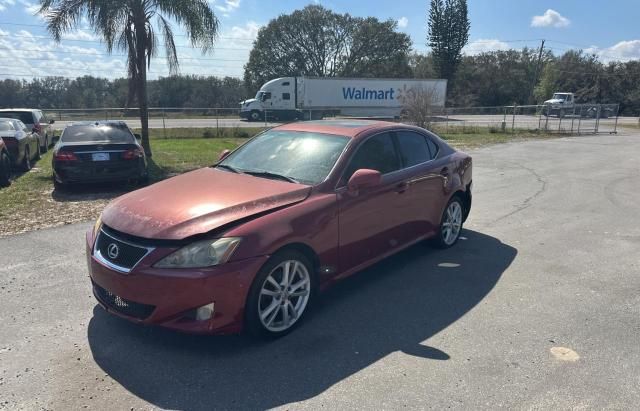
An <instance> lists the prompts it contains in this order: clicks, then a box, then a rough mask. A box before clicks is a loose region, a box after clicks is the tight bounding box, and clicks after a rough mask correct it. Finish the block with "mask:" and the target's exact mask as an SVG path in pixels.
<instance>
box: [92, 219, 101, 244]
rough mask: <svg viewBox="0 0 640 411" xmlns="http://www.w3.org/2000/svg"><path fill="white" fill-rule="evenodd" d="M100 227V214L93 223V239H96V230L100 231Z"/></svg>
mask: <svg viewBox="0 0 640 411" xmlns="http://www.w3.org/2000/svg"><path fill="white" fill-rule="evenodd" d="M100 227H102V215H100V217H98V219H97V220H96V223H95V224H94V225H93V241H96V237H97V236H98V231H100Z"/></svg>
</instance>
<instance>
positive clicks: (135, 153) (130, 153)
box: [122, 148, 144, 160]
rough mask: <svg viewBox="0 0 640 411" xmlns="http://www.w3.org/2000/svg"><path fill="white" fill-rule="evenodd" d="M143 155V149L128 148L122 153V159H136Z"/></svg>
mask: <svg viewBox="0 0 640 411" xmlns="http://www.w3.org/2000/svg"><path fill="white" fill-rule="evenodd" d="M142 157H144V151H142V150H140V149H139V148H130V149H129V150H127V151H125V152H124V153H122V159H123V160H136V159H138V158H142Z"/></svg>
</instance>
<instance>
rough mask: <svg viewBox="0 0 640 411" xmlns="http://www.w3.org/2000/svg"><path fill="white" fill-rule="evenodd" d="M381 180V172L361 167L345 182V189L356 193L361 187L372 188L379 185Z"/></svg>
mask: <svg viewBox="0 0 640 411" xmlns="http://www.w3.org/2000/svg"><path fill="white" fill-rule="evenodd" d="M381 182H382V174H380V172H379V171H377V170H370V169H368V168H361V169H360V170H357V171H356V172H355V173H353V175H352V176H351V178H350V179H349V182H348V183H347V189H348V190H349V192H351V193H354V194H355V193H357V192H358V191H360V190H361V189H363V188H372V187H376V186H378V185H380V183H381Z"/></svg>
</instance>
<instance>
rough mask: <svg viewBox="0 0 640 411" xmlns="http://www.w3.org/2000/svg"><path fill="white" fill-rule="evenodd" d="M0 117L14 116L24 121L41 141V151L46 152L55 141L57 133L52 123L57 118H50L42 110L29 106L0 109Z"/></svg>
mask: <svg viewBox="0 0 640 411" xmlns="http://www.w3.org/2000/svg"><path fill="white" fill-rule="evenodd" d="M0 117H3V118H14V119H16V120H20V121H22V122H23V123H24V124H25V125H26V126H27V128H28V129H29V130H31V131H33V132H34V133H35V134H36V135H37V136H38V141H39V142H40V152H41V153H43V154H44V153H46V152H47V150H49V147H50V146H51V145H52V144H53V143H54V139H55V134H54V130H53V126H52V124H53V123H55V120H49V119H48V118H47V117H46V116H45V114H44V113H43V112H42V110H36V109H28V108H21V109H16V108H10V109H2V110H0Z"/></svg>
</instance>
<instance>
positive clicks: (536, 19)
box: [531, 9, 571, 28]
mask: <svg viewBox="0 0 640 411" xmlns="http://www.w3.org/2000/svg"><path fill="white" fill-rule="evenodd" d="M569 24H571V20H569V19H568V18H566V17H564V16H562V15H561V14H560V13H558V12H557V11H555V10H552V9H548V10H547V11H545V12H544V14H543V15H542V16H533V18H532V19H531V27H556V28H559V27H567V26H568V25H569Z"/></svg>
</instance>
